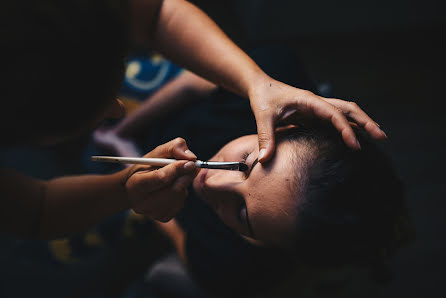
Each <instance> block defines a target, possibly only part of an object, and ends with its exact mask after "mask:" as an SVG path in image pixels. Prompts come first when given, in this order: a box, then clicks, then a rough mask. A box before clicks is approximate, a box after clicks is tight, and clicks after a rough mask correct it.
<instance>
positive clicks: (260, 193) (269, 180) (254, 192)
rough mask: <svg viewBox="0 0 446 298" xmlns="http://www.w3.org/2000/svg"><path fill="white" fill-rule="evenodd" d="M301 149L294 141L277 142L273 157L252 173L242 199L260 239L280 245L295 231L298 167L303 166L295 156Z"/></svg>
mask: <svg viewBox="0 0 446 298" xmlns="http://www.w3.org/2000/svg"><path fill="white" fill-rule="evenodd" d="M302 150H304V148H303V147H302V146H299V144H298V143H296V142H288V141H284V142H280V143H279V144H278V146H277V149H276V154H275V156H274V159H273V160H271V162H269V163H268V164H266V165H265V166H263V165H258V166H256V167H255V168H254V169H253V170H252V172H251V175H250V177H249V179H248V181H247V189H249V191H248V194H247V197H246V195H245V199H246V203H247V207H248V210H249V217H250V220H251V224H252V226H253V230H254V232H255V234H256V238H257V239H259V240H263V241H265V242H272V243H276V244H280V243H283V241H284V238H287V237H286V235H289V234H290V233H292V232H293V230H294V227H295V223H296V216H297V206H298V202H299V184H300V181H301V177H300V174H301V170H300V169H299V168H298V167H300V166H303V165H301V164H300V163H299V160H300V159H299V158H296V156H297V154H303V153H304V152H303V151H302Z"/></svg>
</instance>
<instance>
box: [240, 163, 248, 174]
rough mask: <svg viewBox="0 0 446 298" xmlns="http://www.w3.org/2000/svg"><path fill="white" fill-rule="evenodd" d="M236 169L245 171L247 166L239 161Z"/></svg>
mask: <svg viewBox="0 0 446 298" xmlns="http://www.w3.org/2000/svg"><path fill="white" fill-rule="evenodd" d="M238 170H239V171H242V172H246V171H247V170H248V166H247V165H246V164H244V163H239V166H238Z"/></svg>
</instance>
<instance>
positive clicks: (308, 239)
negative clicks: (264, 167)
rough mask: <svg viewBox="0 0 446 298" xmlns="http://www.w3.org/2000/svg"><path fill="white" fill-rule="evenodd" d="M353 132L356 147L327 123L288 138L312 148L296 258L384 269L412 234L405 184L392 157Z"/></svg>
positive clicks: (326, 264) (312, 262)
mask: <svg viewBox="0 0 446 298" xmlns="http://www.w3.org/2000/svg"><path fill="white" fill-rule="evenodd" d="M356 135H357V136H358V139H359V142H360V144H361V150H359V151H353V150H350V149H348V148H347V147H346V145H345V144H344V142H343V140H342V138H341V137H340V134H339V133H338V132H337V131H336V130H335V129H334V128H331V127H327V126H326V125H325V126H324V125H315V126H312V127H311V128H305V127H300V128H297V129H296V130H295V131H294V133H293V136H292V137H291V139H294V140H297V141H299V142H304V143H305V144H306V145H307V146H310V148H312V150H311V152H313V153H312V154H311V156H310V157H309V159H308V162H307V171H306V173H307V174H306V177H305V178H304V179H305V182H304V185H305V186H304V189H303V193H302V195H301V200H302V201H301V202H300V203H299V206H298V215H297V227H296V228H297V229H296V235H297V238H296V241H297V243H296V252H297V258H298V259H299V260H300V261H301V262H303V263H305V264H307V265H312V266H314V265H316V266H321V267H338V266H343V265H359V266H368V267H369V268H374V269H376V268H383V266H382V265H383V264H384V263H385V261H386V260H387V259H388V258H389V257H391V256H393V255H394V253H395V252H396V250H397V249H398V248H399V247H400V246H402V245H403V244H405V243H408V242H409V240H411V238H412V237H413V229H412V227H411V223H410V218H409V216H408V211H407V208H406V205H405V194H404V188H403V184H402V182H401V180H400V179H399V177H398V175H397V173H396V171H395V169H394V167H393V166H392V163H391V160H390V159H389V157H388V156H387V155H386V154H385V153H384V151H383V150H382V149H380V148H379V147H378V145H377V144H375V143H374V142H373V141H372V140H371V139H370V138H369V137H367V136H366V135H365V134H364V133H363V132H362V131H360V130H356ZM289 138H290V137H289Z"/></svg>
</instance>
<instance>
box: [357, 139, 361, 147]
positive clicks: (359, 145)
mask: <svg viewBox="0 0 446 298" xmlns="http://www.w3.org/2000/svg"><path fill="white" fill-rule="evenodd" d="M356 146H358V149H361V144H359V141H358V140H356Z"/></svg>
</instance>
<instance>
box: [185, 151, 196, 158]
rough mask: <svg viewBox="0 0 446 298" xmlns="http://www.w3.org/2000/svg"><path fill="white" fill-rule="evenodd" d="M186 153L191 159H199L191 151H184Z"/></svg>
mask: <svg viewBox="0 0 446 298" xmlns="http://www.w3.org/2000/svg"><path fill="white" fill-rule="evenodd" d="M184 153H186V155H189V156H190V157H193V158H197V156H196V155H195V154H194V153H193V152H192V151H190V150H189V149H187V150H186V151H184Z"/></svg>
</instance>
